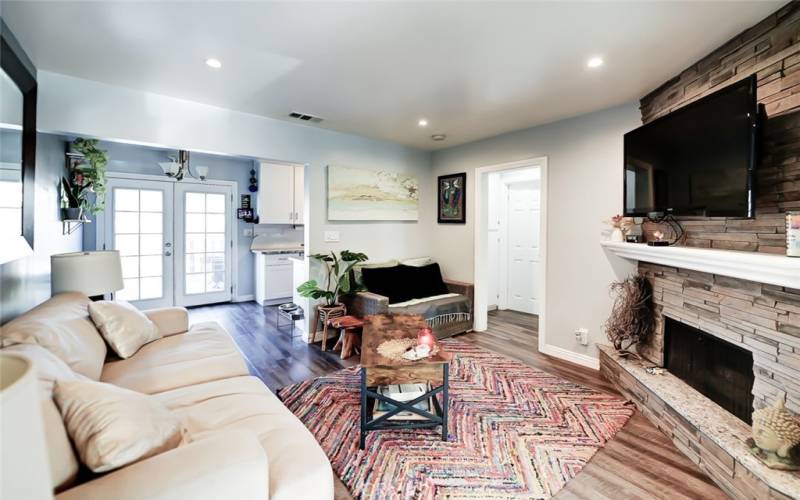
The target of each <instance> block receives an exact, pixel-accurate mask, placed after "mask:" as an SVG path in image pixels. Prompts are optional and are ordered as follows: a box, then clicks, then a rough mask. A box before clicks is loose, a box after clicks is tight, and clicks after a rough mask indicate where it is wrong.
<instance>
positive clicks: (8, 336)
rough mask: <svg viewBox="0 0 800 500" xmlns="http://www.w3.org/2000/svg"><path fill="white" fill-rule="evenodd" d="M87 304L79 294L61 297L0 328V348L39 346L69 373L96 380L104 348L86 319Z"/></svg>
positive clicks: (62, 294) (101, 339)
mask: <svg viewBox="0 0 800 500" xmlns="http://www.w3.org/2000/svg"><path fill="white" fill-rule="evenodd" d="M89 302H91V301H90V300H89V298H88V297H87V296H86V295H83V294H81V293H78V292H67V293H60V294H58V295H56V296H55V297H52V298H50V299H49V300H47V301H45V302H43V303H41V304H39V305H38V306H36V307H34V308H33V309H31V310H30V311H28V312H27V313H25V314H23V315H22V316H19V317H18V318H16V319H14V320H12V321H9V322H8V323H6V324H5V325H3V326H2V327H0V345H1V346H2V347H7V346H11V345H15V344H38V345H40V346H42V347H44V348H45V349H47V350H48V351H50V352H52V353H53V354H55V355H56V356H58V357H59V358H61V359H62V360H63V361H64V362H65V363H67V365H69V367H70V368H71V369H72V370H74V371H76V372H78V373H80V374H82V375H85V376H87V377H89V378H90V379H92V380H98V379H99V378H100V373H101V372H102V370H103V362H104V361H105V358H106V344H105V342H103V338H102V337H101V336H100V333H99V332H98V331H97V329H96V328H95V326H94V323H92V320H91V319H90V318H89V309H88V305H89Z"/></svg>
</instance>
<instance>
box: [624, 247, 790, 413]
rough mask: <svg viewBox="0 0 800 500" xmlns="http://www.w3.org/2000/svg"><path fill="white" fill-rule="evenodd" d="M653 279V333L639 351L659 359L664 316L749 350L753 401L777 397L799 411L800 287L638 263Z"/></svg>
mask: <svg viewBox="0 0 800 500" xmlns="http://www.w3.org/2000/svg"><path fill="white" fill-rule="evenodd" d="M787 258H788V257H787ZM639 273H640V274H642V275H644V276H646V277H647V278H648V280H649V281H650V283H651V284H652V285H653V301H654V302H655V308H656V313H657V317H658V321H657V327H656V332H655V335H653V336H652V337H651V339H650V341H649V342H648V343H646V344H644V345H640V346H639V352H640V353H641V354H642V355H643V356H644V357H646V358H647V359H648V360H650V361H652V362H653V363H656V364H658V365H659V366H662V365H663V358H664V321H663V316H669V317H670V318H672V319H675V320H678V321H681V322H682V323H686V324H688V325H691V326H694V327H695V328H699V329H700V330H702V331H704V332H706V333H709V334H711V335H714V336H716V337H719V338H722V339H724V340H726V341H728V342H730V343H732V344H734V345H737V346H740V347H743V348H745V349H747V350H749V351H751V352H752V353H753V364H754V367H753V371H754V372H755V383H754V385H753V395H754V396H755V398H754V401H753V406H754V407H755V408H761V407H763V406H764V405H765V404H771V403H772V402H774V401H775V400H776V399H778V398H781V399H784V398H785V401H786V407H787V408H788V409H790V410H792V411H793V412H795V413H800V290H795V289H790V288H786V287H780V286H774V285H766V284H762V283H755V282H753V281H746V280H741V279H737V278H730V277H726V276H717V275H712V274H708V273H702V272H698V271H690V270H685V269H677V268H671V267H664V266H659V265H656V264H649V263H644V262H642V263H640V264H639Z"/></svg>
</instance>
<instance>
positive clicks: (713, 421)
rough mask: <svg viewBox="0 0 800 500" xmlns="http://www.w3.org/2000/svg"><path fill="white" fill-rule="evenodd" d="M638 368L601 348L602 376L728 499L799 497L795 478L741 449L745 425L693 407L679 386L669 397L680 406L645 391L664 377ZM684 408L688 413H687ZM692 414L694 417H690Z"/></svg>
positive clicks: (706, 408)
mask: <svg viewBox="0 0 800 500" xmlns="http://www.w3.org/2000/svg"><path fill="white" fill-rule="evenodd" d="M640 365H641V364H640V363H639V362H638V361H636V360H631V359H623V358H620V357H619V356H618V355H616V354H615V353H614V349H613V348H611V347H610V346H600V373H601V375H602V376H603V377H604V378H605V379H606V380H608V381H609V382H611V383H612V384H613V385H614V386H615V387H616V388H617V389H618V390H619V391H620V392H621V393H622V394H623V395H624V396H625V397H627V398H628V399H630V400H631V401H632V402H633V403H634V404H635V405H636V407H637V408H638V409H639V411H641V412H642V414H644V415H645V416H646V417H647V419H648V420H650V421H651V422H652V423H653V424H654V425H655V426H656V427H658V429H659V430H660V431H661V432H663V433H664V434H665V435H666V436H667V437H668V438H669V439H671V440H672V442H673V443H674V444H675V447H676V448H678V449H679V450H681V452H683V454H684V455H686V457H688V458H689V459H690V460H691V461H692V462H694V463H695V464H696V465H697V466H698V467H699V468H700V470H702V471H703V472H705V473H706V474H707V475H708V476H709V477H710V478H711V479H713V480H714V482H715V483H717V485H718V486H719V487H720V488H722V490H723V491H724V492H725V493H727V494H728V495H729V496H730V497H731V498H734V499H736V500H753V499H759V500H761V499H764V500H767V499H773V500H789V499H792V498H795V499H796V498H798V495H797V492H798V491H800V489H798V486H797V481H798V479H797V476H796V475H795V474H794V473H791V472H785V471H778V470H773V469H769V468H767V467H766V466H765V465H763V464H762V463H760V462H759V461H758V459H757V458H755V457H754V456H752V455H751V453H750V450H749V448H748V447H747V446H746V445H745V439H747V437H749V435H750V429H749V426H747V424H745V423H744V422H742V421H741V420H738V419H736V417H734V416H733V415H731V414H730V413H727V412H725V410H723V409H722V408H719V407H718V406H716V405H714V404H713V403H711V402H710V401H708V403H707V404H704V403H698V402H697V398H696V397H693V396H692V394H686V395H685V396H684V392H683V391H693V389H692V388H690V387H689V386H687V385H686V384H683V382H679V383H678V384H676V387H674V388H673V391H672V392H674V391H676V390H678V391H681V393H680V394H679V395H678V396H677V401H678V402H679V404H675V403H676V396H675V395H674V394H673V397H672V398H670V397H669V395H668V394H666V395H665V391H663V390H652V389H651V388H649V387H648V384H650V385H651V386H652V385H659V386H660V385H664V384H666V385H671V383H670V382H669V381H668V380H666V379H667V378H668V377H669V375H649V374H646V373H644V369H643V367H641V366H640ZM681 385H682V386H684V387H682V388H681V387H680V386H681ZM667 392H669V391H667ZM670 399H671V400H672V401H671V403H670V402H668V400H670ZM715 406H716V408H714V407H715ZM677 407H683V408H681V409H677ZM687 407H688V408H692V410H689V411H687V410H686V408H687ZM717 412H721V413H717ZM691 413H694V414H693V415H692V416H689V414H691ZM782 492H785V493H782Z"/></svg>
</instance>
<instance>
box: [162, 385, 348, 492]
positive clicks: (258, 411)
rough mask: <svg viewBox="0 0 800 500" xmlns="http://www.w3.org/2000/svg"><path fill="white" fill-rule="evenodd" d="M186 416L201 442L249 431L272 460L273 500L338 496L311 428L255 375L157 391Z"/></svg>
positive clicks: (190, 429) (193, 437)
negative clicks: (310, 430)
mask: <svg viewBox="0 0 800 500" xmlns="http://www.w3.org/2000/svg"><path fill="white" fill-rule="evenodd" d="M153 397H155V398H156V399H158V400H159V401H160V402H162V403H163V404H164V405H165V406H166V407H167V408H169V409H170V410H172V411H173V412H174V413H175V414H176V415H178V416H180V417H181V419H182V424H183V426H184V428H185V429H186V433H187V435H188V438H189V439H190V440H191V441H193V442H196V441H198V440H201V439H206V438H209V437H213V436H215V435H217V434H219V433H220V432H221V431H224V430H237V429H241V430H249V431H251V432H253V433H254V434H256V435H257V436H258V439H259V441H260V442H261V445H262V446H263V447H264V451H266V453H267V457H268V459H269V483H270V487H269V490H270V491H269V498H270V500H295V499H298V498H313V499H315V500H317V499H319V500H325V499H332V498H333V473H332V471H331V467H330V463H329V462H328V459H327V457H326V456H325V453H324V452H323V451H322V448H320V446H319V444H318V443H317V441H316V440H315V439H314V436H313V435H312V434H311V433H310V432H309V431H308V429H306V428H305V426H304V425H303V424H302V422H300V420H298V419H297V418H296V417H295V416H294V415H292V413H291V412H290V411H289V410H288V409H287V408H286V407H285V406H284V405H283V404H282V403H281V402H280V400H279V399H278V398H277V397H276V396H275V395H273V394H272V393H271V392H270V391H269V389H267V387H266V386H264V384H263V383H262V382H261V381H260V380H258V379H257V378H255V377H236V378H230V379H225V380H218V381H215V382H208V383H205V384H200V385H195V386H191V387H184V388H182V389H176V390H173V391H167V392H164V393H161V394H157V395H154V396H153Z"/></svg>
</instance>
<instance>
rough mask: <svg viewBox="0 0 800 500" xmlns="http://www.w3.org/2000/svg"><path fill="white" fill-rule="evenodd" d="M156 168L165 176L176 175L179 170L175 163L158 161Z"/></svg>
mask: <svg viewBox="0 0 800 500" xmlns="http://www.w3.org/2000/svg"><path fill="white" fill-rule="evenodd" d="M158 166H159V167H161V170H163V171H164V173H165V174H167V175H176V174H177V173H178V171H179V170H180V169H181V164H180V163H178V162H175V161H160V162H158Z"/></svg>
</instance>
